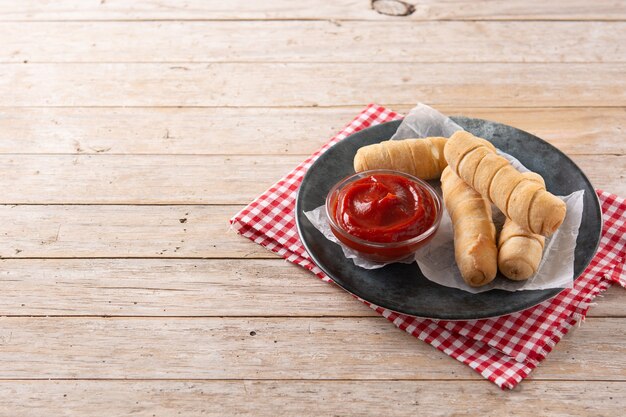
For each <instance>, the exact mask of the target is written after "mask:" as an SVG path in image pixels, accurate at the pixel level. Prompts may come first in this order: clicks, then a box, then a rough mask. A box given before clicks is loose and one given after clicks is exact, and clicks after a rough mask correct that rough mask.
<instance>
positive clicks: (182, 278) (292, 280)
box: [0, 259, 626, 317]
mask: <svg viewBox="0 0 626 417" xmlns="http://www.w3.org/2000/svg"><path fill="white" fill-rule="evenodd" d="M0 268H1V270H2V271H3V272H2V273H0V284H1V287H2V291H0V316H24V315H28V316H51V315H63V316H73V315H82V316H86V315H91V316H102V315H106V316H249V317H252V316H255V317H259V316H263V317H265V316H288V317H302V316H345V317H347V316H351V317H364V316H372V317H377V316H378V315H377V314H376V313H375V312H374V311H372V310H371V309H370V308H367V307H366V306H365V305H364V304H362V303H359V302H357V301H356V300H355V299H354V297H352V296H351V295H349V294H348V293H346V292H344V291H342V290H341V289H339V288H338V287H335V286H333V285H329V284H327V283H325V282H322V281H321V280H319V279H317V278H316V277H315V276H314V275H312V274H311V273H310V272H308V271H306V270H304V269H302V268H300V267H297V266H295V265H292V264H289V263H287V262H285V261H283V260H279V259H264V260H258V259H245V260H244V259H232V260H222V259H215V260H201V259H196V260H188V259H132V260H130V259H70V260H68V259H63V260H59V259H27V260H25V259H3V260H1V261H0ZM624 296H625V294H624V290H623V289H622V288H619V287H617V286H615V287H611V288H610V289H609V290H608V291H606V292H605V293H603V295H602V297H600V298H598V299H597V300H596V301H597V303H596V304H597V305H595V306H594V307H592V308H591V309H590V311H589V317H626V303H624Z"/></svg>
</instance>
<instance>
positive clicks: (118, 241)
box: [0, 205, 277, 258]
mask: <svg viewBox="0 0 626 417" xmlns="http://www.w3.org/2000/svg"><path fill="white" fill-rule="evenodd" d="M241 208H242V207H241V206H175V207H173V206H91V205H89V206H0V219H1V222H2V224H3V225H4V226H5V227H4V228H3V229H4V230H3V231H2V233H0V241H1V242H2V243H1V247H2V249H1V250H0V257H2V258H10V257H18V258H30V257H70V258H81V257H87V258H92V257H122V258H124V257H142V258H145V257H161V258H171V257H174V258H188V257H192V258H216V257H237V258H259V257H260V258H276V257H277V256H276V255H274V254H272V253H271V252H269V251H268V250H266V249H265V248H263V247H261V246H259V245H256V244H254V243H252V242H251V241H249V240H248V239H245V238H243V237H241V236H239V235H237V234H236V233H235V232H234V231H230V230H229V225H228V220H229V219H230V218H231V217H232V216H234V215H235V214H236V213H237V212H238V211H239V210H240V209H241ZM9 225H12V226H11V227H12V229H10V228H9Z"/></svg>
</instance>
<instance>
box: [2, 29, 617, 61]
mask: <svg viewBox="0 0 626 417" xmlns="http://www.w3.org/2000/svg"><path fill="white" fill-rule="evenodd" d="M19 32H25V33H28V36H14V34H15V33H19ZM625 38H626V22H510V21H507V22H410V21H389V22H343V23H341V24H337V23H336V22H331V21H314V22H301V21H298V22H296V21H281V22H275V21H272V22H258V21H245V22H233V21H225V22H196V21H194V22H136V23H133V24H128V22H95V23H94V22H33V23H28V22H4V23H0V39H5V40H6V41H5V42H4V45H3V46H4V47H3V48H2V50H1V51H0V62H20V63H21V62H23V61H28V62H31V63H37V62H173V63H176V62H184V63H188V62H233V61H236V62H363V63H371V62H402V63H406V62H414V63H428V62H624V61H626V46H625V44H624V42H621V41H622V40H623V39H625ZM173 39H175V40H176V41H175V42H173V41H172V40H173ZM225 39H228V42H224V40H225ZM251 39H254V42H251ZM407 39H410V40H411V42H407ZM581 39H584V42H581ZM433 42H435V43H436V44H437V47H436V48H433V47H432V45H433Z"/></svg>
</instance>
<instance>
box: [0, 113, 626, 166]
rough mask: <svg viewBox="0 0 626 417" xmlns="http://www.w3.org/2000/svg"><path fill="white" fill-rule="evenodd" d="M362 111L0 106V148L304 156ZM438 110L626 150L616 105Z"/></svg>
mask: <svg viewBox="0 0 626 417" xmlns="http://www.w3.org/2000/svg"><path fill="white" fill-rule="evenodd" d="M409 108H410V107H409V106H406V105H403V106H399V107H398V108H394V110H396V111H398V112H406V111H408V110H409ZM362 109H363V108H362V107H348V108H343V107H332V108H323V107H310V108H255V109H248V108H237V109H232V108H155V107H148V108H141V107H138V108H134V107H131V108H123V107H119V108H113V109H107V110H106V111H103V110H102V109H98V108H84V107H78V108H54V109H51V108H38V107H34V108H32V107H28V108H11V107H9V108H4V109H1V110H0V153H71V154H74V153H107V154H190V155H191V154H216V153H219V154H244V155H258V154H302V155H309V154H311V153H312V152H314V151H315V150H316V149H317V148H319V147H320V146H322V145H323V144H324V143H325V142H326V141H327V140H328V138H330V137H331V136H333V135H334V134H335V133H336V132H338V131H339V130H340V129H341V127H342V126H344V125H345V124H346V123H348V122H349V121H350V120H352V119H353V118H354V117H355V116H356V115H357V114H358V113H359V112H360V111H361V110H362ZM439 110H440V111H442V112H444V113H446V114H463V115H466V116H470V117H478V118H483V119H488V120H494V121H497V122H501V123H505V124H509V125H511V126H515V127H518V128H520V129H523V130H526V131H528V132H531V133H533V134H535V135H537V136H539V137H541V138H543V139H545V140H547V141H548V142H550V143H552V144H553V145H554V146H556V147H558V148H559V149H561V150H562V151H563V152H565V153H566V154H568V155H576V154H581V153H582V154H625V153H626V141H624V140H622V136H623V132H624V131H626V108H623V107H621V108H611V107H605V108H537V109H534V108H518V109H507V108H502V109H498V108H487V109H480V108H468V107H447V106H441V107H439Z"/></svg>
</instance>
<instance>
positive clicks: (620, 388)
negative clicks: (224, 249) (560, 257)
mask: <svg viewBox="0 0 626 417" xmlns="http://www.w3.org/2000/svg"><path fill="white" fill-rule="evenodd" d="M624 390H626V383H624V382H596V383H590V382H586V381H585V382H578V381H568V382H559V381H532V382H531V381H526V382H524V383H522V385H521V386H520V387H519V388H517V389H515V390H514V391H512V392H503V391H501V390H500V389H499V388H497V387H496V386H495V385H493V384H491V383H489V382H487V381H385V382H384V383H380V382H378V381H289V382H284V381H273V380H270V381H84V380H80V381H21V380H20V381H0V398H2V400H3V401H2V402H3V404H4V405H5V406H6V408H7V409H10V410H14V413H13V414H14V415H32V413H40V412H41V413H43V414H46V415H89V416H107V417H108V416H111V415H129V414H131V413H132V415H134V416H146V417H152V416H153V415H157V416H161V415H175V414H176V413H178V414H182V415H185V416H190V417H191V416H219V417H221V416H224V415H238V416H255V417H257V416H258V417H263V416H272V417H274V416H295V415H297V416H302V417H307V416H315V417H317V416H320V415H324V416H326V415H328V416H330V415H335V416H344V415H350V416H366V415H371V416H374V415H378V416H382V415H393V416H398V417H401V416H407V417H408V416H415V415H425V416H441V417H443V416H450V415H485V416H498V415H515V416H533V415H536V413H537V412H538V410H541V412H544V413H546V414H549V415H551V416H581V417H586V416H588V415H590V414H593V415H602V416H619V415H620V413H621V412H622V411H623V409H624V407H626V400H625V399H624V395H622V394H623V392H624ZM548 392H549V393H550V395H546V393H548ZM104 393H106V394H104ZM529 403H532V404H533V406H532V410H530V409H529V406H528V404H529ZM444 404H445V405H444Z"/></svg>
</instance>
